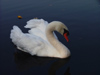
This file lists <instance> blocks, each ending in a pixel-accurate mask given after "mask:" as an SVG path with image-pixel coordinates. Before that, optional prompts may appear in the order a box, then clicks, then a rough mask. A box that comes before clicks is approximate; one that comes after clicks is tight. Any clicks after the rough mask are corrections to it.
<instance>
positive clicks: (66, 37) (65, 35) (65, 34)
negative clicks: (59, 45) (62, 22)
mask: <svg viewBox="0 0 100 75" xmlns="http://www.w3.org/2000/svg"><path fill="white" fill-rule="evenodd" d="M67 35H68V34H67V33H64V37H65V39H66V40H67V42H69V39H68V36H67Z"/></svg>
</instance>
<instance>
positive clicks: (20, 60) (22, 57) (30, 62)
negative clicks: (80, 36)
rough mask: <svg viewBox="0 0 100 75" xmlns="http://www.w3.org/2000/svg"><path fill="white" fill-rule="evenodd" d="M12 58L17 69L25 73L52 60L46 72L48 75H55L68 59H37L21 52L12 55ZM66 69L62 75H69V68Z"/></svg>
mask: <svg viewBox="0 0 100 75" xmlns="http://www.w3.org/2000/svg"><path fill="white" fill-rule="evenodd" d="M14 58H15V63H16V65H17V68H18V70H20V71H25V70H28V69H30V68H32V67H36V66H42V65H45V64H47V63H49V62H50V61H53V60H54V61H55V62H53V63H52V64H51V66H50V68H49V71H48V75H55V74H56V72H57V70H58V69H60V68H61V67H62V66H64V65H65V64H67V62H68V61H69V59H70V57H69V58H67V59H57V58H47V57H37V56H34V57H33V56H31V55H30V54H27V53H24V52H21V51H17V52H16V53H15V54H14ZM66 69H67V70H66V72H65V74H64V75H70V67H66Z"/></svg>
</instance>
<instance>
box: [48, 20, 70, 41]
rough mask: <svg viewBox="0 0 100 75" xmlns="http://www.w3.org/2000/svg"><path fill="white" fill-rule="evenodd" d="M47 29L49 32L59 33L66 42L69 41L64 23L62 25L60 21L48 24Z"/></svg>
mask: <svg viewBox="0 0 100 75" xmlns="http://www.w3.org/2000/svg"><path fill="white" fill-rule="evenodd" d="M49 28H50V30H51V31H57V32H59V33H60V34H61V35H63V36H64V37H65V39H66V40H67V42H68V41H69V39H68V35H69V30H68V28H67V26H66V25H65V24H64V23H62V22H60V21H53V22H51V23H50V27H49Z"/></svg>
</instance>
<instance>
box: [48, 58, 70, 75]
mask: <svg viewBox="0 0 100 75" xmlns="http://www.w3.org/2000/svg"><path fill="white" fill-rule="evenodd" d="M69 59H70V58H68V59H59V60H57V61H56V62H54V63H53V64H52V65H51V67H50V68H49V73H48V75H56V71H57V70H58V69H60V68H61V67H62V66H64V65H65V64H66V63H67V62H68V61H69ZM64 75H71V74H70V67H68V68H67V70H66V72H65V73H64Z"/></svg>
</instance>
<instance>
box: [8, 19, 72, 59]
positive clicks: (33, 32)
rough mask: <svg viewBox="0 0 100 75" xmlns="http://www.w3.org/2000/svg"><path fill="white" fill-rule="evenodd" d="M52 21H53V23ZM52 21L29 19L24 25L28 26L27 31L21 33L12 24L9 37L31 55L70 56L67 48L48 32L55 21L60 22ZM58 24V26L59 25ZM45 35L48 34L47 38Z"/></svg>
mask: <svg viewBox="0 0 100 75" xmlns="http://www.w3.org/2000/svg"><path fill="white" fill-rule="evenodd" d="M52 23H54V25H53V24H52ZM52 23H48V22H47V21H44V20H43V19H31V20H29V21H28V22H27V25H26V26H25V28H30V30H29V31H28V33H23V32H22V31H21V30H20V28H19V27H18V26H13V29H12V30H11V34H10V38H11V39H12V42H13V43H14V44H15V45H16V46H17V48H18V49H20V50H21V51H24V52H27V53H30V54H31V55H37V56H46V57H59V58H65V57H68V56H70V51H69V50H68V48H67V47H65V46H64V45H62V44H61V43H60V42H57V41H58V40H57V37H56V36H55V34H54V33H53V32H52V31H51V32H52V34H51V33H50V34H49V32H48V31H50V28H51V29H53V28H54V27H53V26H55V25H56V24H57V23H59V24H60V23H61V22H58V21H54V22H52ZM50 24H52V25H50ZM59 24H58V26H60V25H61V24H60V25H59ZM55 27H56V26H55ZM60 27H61V26H60ZM63 27H65V26H63ZM65 28H66V27H65ZM54 29H55V28H54ZM54 29H53V30H54ZM66 29H67V28H66ZM55 30H56V29H55ZM58 32H59V31H58ZM50 35H51V36H50ZM47 36H50V37H49V39H48V37H47ZM50 39H51V40H50ZM51 42H52V43H53V42H54V43H56V44H55V45H53V44H52V43H51ZM59 45H60V46H61V47H60V46H59ZM57 46H59V47H60V48H61V51H60V49H59V50H57ZM59 47H58V48H59Z"/></svg>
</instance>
